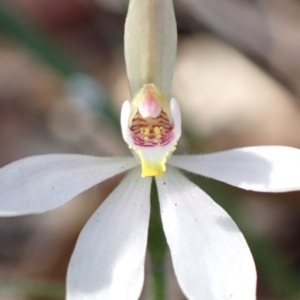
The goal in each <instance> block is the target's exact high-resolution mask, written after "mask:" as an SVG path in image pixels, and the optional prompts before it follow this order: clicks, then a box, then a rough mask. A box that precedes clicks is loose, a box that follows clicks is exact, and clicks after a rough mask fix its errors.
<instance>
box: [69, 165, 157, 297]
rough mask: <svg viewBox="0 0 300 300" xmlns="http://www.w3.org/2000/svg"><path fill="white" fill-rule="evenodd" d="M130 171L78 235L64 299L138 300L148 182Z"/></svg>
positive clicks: (135, 172)
mask: <svg viewBox="0 0 300 300" xmlns="http://www.w3.org/2000/svg"><path fill="white" fill-rule="evenodd" d="M139 172H140V171H139V169H135V170H132V171H131V172H130V173H129V174H128V175H127V176H126V178H125V179H124V180H123V181H122V182H121V183H120V185H119V186H118V187H117V188H116V189H115V190H114V191H113V192H112V193H111V194H110V195H109V197H108V198H107V199H106V200H105V201H104V202H103V203H102V204H101V206H100V207H99V208H98V210H97V211H96V212H95V213H94V215H93V216H92V217H91V218H90V220H89V221H88V223H87V224H86V225H85V227H84V229H83V230H82V232H81V234H80V236H79V239H78V241H77V244H76V247H75V250H74V253H73V255H72V258H71V261H70V265H69V269H68V276H67V300H108V299H111V300H115V299H124V300H126V299H128V300H134V299H138V297H139V295H140V292H141V290H142V286H143V281H144V261H145V253H146V244H147V234H148V223H149V215H150V185H151V178H149V177H147V178H145V179H142V178H141V177H140V174H139Z"/></svg>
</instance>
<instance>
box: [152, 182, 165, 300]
mask: <svg viewBox="0 0 300 300" xmlns="http://www.w3.org/2000/svg"><path fill="white" fill-rule="evenodd" d="M166 249H167V243H166V238H165V235H164V231H163V227H162V221H161V217H160V209H159V202H158V194H157V189H156V185H155V182H154V181H153V183H152V188H151V214H150V225H149V235H148V252H149V255H150V261H151V268H152V299H153V300H164V299H165V292H166V291H165V257H166Z"/></svg>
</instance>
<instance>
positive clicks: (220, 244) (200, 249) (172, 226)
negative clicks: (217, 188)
mask: <svg viewBox="0 0 300 300" xmlns="http://www.w3.org/2000/svg"><path fill="white" fill-rule="evenodd" d="M156 181H157V185H158V195H159V200H160V209H161V216H162V222H163V227H164V231H165V234H166V238H167V241H168V244H169V246H170V250H171V256H172V261H173V265H174V269H175V273H176V276H177V279H178V282H179V285H180V286H181V288H182V290H183V292H184V293H185V295H186V296H187V297H188V299H190V300H192V299H196V300H198V299H205V300H219V299H228V300H229V299H230V300H234V299H236V300H253V299H255V290H256V271H255V265H254V262H253V258H252V255H251V253H250V251H249V248H248V246H247V243H246V241H245V239H244V237H243V235H242V233H241V232H240V231H239V229H238V227H237V226H236V224H235V223H234V222H233V220H232V219H231V218H230V216H229V215H228V214H227V213H226V212H225V211H224V210H223V209H222V208H221V207H220V206H219V205H218V204H216V203H215V202H214V201H213V200H212V199H211V198H210V197H209V196H208V195H207V194H205V193H204V192H203V191H202V190H200V189H199V188H198V187H197V186H196V185H195V184H193V183H192V182H190V181H189V180H188V179H187V178H185V177H184V176H183V175H182V174H180V173H179V171H178V170H176V169H174V168H172V167H169V168H168V170H167V172H166V173H165V174H164V176H163V177H162V178H156Z"/></svg>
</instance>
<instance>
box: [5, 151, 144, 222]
mask: <svg viewBox="0 0 300 300" xmlns="http://www.w3.org/2000/svg"><path fill="white" fill-rule="evenodd" d="M137 164H138V162H137V160H135V159H134V158H120V157H93V156H87V155H72V154H52V155H39V156H32V157H28V158H24V159H21V160H18V161H16V162H13V163H11V164H9V165H7V166H5V167H3V168H2V169H0V215H1V216H17V215H25V214H33V213H41V212H45V211H47V210H51V209H54V208H56V207H58V206H60V205H63V204H64V203H66V202H67V201H69V200H71V199H72V198H73V197H75V196H77V195H78V194H80V193H81V192H83V191H85V190H87V189H89V188H90V187H92V186H94V185H96V184H97V183H99V182H102V181H104V180H106V179H108V178H110V177H113V176H114V175H116V174H119V173H122V172H123V171H126V170H128V169H131V168H133V167H135V166H136V165H137Z"/></svg>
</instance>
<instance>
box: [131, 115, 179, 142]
mask: <svg viewBox="0 0 300 300" xmlns="http://www.w3.org/2000/svg"><path fill="white" fill-rule="evenodd" d="M173 128H174V126H173V125H172V124H170V122H169V119H168V116H167V114H166V113H165V112H163V111H161V112H160V113H159V114H158V116H157V117H156V118H151V117H148V118H143V117H142V115H141V113H140V112H137V113H136V115H135V116H134V117H133V119H132V123H131V126H130V127H129V129H130V131H131V133H130V134H131V137H132V140H133V142H134V144H135V145H138V146H143V147H154V146H157V145H160V146H165V145H167V144H168V143H169V142H170V141H171V140H172V138H173V135H174V133H173Z"/></svg>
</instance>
